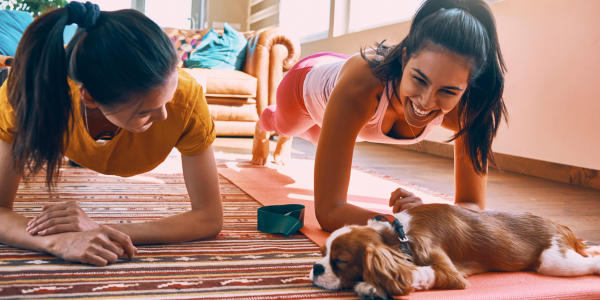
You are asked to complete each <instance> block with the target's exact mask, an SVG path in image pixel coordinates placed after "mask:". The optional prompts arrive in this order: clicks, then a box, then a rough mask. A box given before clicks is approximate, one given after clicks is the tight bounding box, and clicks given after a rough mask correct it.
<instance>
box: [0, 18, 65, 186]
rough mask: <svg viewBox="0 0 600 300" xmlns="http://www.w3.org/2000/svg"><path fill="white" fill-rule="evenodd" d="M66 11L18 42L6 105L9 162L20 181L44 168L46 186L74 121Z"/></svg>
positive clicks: (33, 27) (41, 20)
mask: <svg viewBox="0 0 600 300" xmlns="http://www.w3.org/2000/svg"><path fill="white" fill-rule="evenodd" d="M68 18H69V15H68V11H67V9H66V8H60V9H57V10H54V11H51V12H49V13H47V14H43V15H42V16H40V17H39V18H38V19H37V20H35V21H34V22H33V23H31V25H29V27H28V28H27V30H26V31H25V33H24V34H23V38H22V39H21V41H20V42H19V46H18V47H17V52H16V54H15V61H14V63H13V66H12V70H11V73H10V76H9V79H8V99H9V101H10V104H11V105H12V107H13V108H14V110H15V113H16V116H15V139H14V142H13V158H14V162H15V166H16V169H17V171H19V172H20V173H21V174H22V175H25V176H24V177H25V179H27V175H28V174H26V173H25V171H26V170H27V171H29V173H30V174H31V173H37V172H38V171H40V170H41V169H42V168H43V167H44V165H45V164H47V167H46V182H47V183H48V184H49V185H51V183H52V182H53V181H52V178H53V177H54V176H57V175H58V171H59V168H60V164H61V161H62V157H63V154H64V149H65V145H66V143H68V141H69V132H68V128H69V120H73V118H72V117H73V107H72V103H71V90H70V88H69V83H68V81H67V75H68V74H67V73H68V72H67V60H66V55H65V49H64V44H63V30H64V29H65V26H66V25H67V20H68Z"/></svg>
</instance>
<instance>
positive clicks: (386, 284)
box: [363, 244, 416, 298]
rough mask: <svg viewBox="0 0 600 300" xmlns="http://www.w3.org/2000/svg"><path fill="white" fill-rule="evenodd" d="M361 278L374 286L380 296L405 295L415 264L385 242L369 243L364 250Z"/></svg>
mask: <svg viewBox="0 0 600 300" xmlns="http://www.w3.org/2000/svg"><path fill="white" fill-rule="evenodd" d="M365 253H366V254H365V260H364V271H363V280H364V281H365V282H367V283H369V284H371V285H372V286H374V287H375V289H376V293H377V295H378V296H380V297H381V298H387V296H388V295H392V296H396V295H405V294H408V293H410V292H411V291H412V287H411V285H412V271H413V270H416V267H415V265H413V264H412V263H410V262H408V261H407V260H406V258H407V257H406V255H404V254H402V252H400V251H398V250H395V249H393V248H390V247H388V246H387V245H385V244H380V245H369V246H367V249H366V251H365Z"/></svg>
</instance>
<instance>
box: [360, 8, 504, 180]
mask: <svg viewBox="0 0 600 300" xmlns="http://www.w3.org/2000/svg"><path fill="white" fill-rule="evenodd" d="M384 42H385V41H384ZM428 48H433V49H436V48H437V49H440V48H441V49H443V50H446V51H449V52H452V53H456V54H458V55H460V56H462V57H465V58H466V59H467V60H468V61H469V63H470V65H471V70H470V79H469V85H468V88H467V90H466V91H465V92H464V94H463V96H462V98H461V100H460V102H459V104H458V116H459V121H460V122H459V129H460V130H459V132H457V133H456V134H455V135H454V136H453V137H452V138H451V139H450V140H448V141H447V142H450V141H453V140H456V139H457V138H458V137H461V136H462V137H464V142H465V152H467V154H468V156H469V158H470V160H471V163H472V165H473V169H474V170H475V172H477V173H478V174H480V175H481V174H486V173H487V166H488V163H489V164H491V165H492V166H495V167H497V164H496V162H495V160H494V154H493V152H492V141H493V139H494V137H495V136H496V132H497V131H498V127H499V125H500V122H501V121H502V118H503V117H504V118H505V119H507V118H508V113H507V111H506V106H505V105H504V101H503V99H502V93H503V91H504V72H505V71H506V67H505V65H504V60H503V58H502V53H501V51H500V46H499V43H498V35H497V33H496V24H495V21H494V16H493V15H492V12H491V10H490V8H489V6H488V5H487V4H486V3H485V2H484V1H483V0H428V1H425V2H424V3H423V4H422V5H421V7H420V8H419V10H418V11H417V13H416V14H415V16H414V20H413V23H412V25H411V28H410V31H409V33H408V36H407V37H406V38H405V39H404V40H403V41H402V42H401V43H400V44H398V45H396V46H393V47H389V46H385V45H383V42H382V43H380V44H379V45H378V47H377V49H376V52H377V55H380V56H383V57H384V59H383V60H370V59H368V58H367V57H366V55H365V53H364V49H363V50H362V51H361V55H362V57H363V59H365V60H366V61H367V62H368V63H369V65H370V67H371V71H372V73H373V74H374V75H375V76H376V77H377V78H379V79H380V80H381V81H382V83H387V82H388V81H392V82H394V85H393V86H394V88H393V93H392V95H396V97H398V92H397V90H396V86H397V85H398V84H399V83H400V80H401V78H402V72H403V61H402V60H403V50H404V49H406V57H407V58H411V57H415V56H417V55H418V54H419V53H420V52H421V51H422V50H425V49H428Z"/></svg>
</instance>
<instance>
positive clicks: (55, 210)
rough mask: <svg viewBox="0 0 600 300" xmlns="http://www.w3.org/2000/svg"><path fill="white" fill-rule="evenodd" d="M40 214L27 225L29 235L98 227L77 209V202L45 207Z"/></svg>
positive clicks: (86, 229) (79, 208)
mask: <svg viewBox="0 0 600 300" xmlns="http://www.w3.org/2000/svg"><path fill="white" fill-rule="evenodd" d="M42 210H43V211H42V213H41V214H39V215H38V216H36V217H35V218H33V219H32V220H31V221H29V223H28V224H27V229H26V230H27V232H29V234H31V235H35V234H38V235H50V234H57V233H64V232H80V231H88V230H92V229H96V228H98V227H100V226H99V225H98V224H96V222H94V221H93V220H92V219H90V217H89V216H88V215H87V214H86V213H85V212H84V211H83V209H81V207H79V204H77V202H75V201H72V202H67V203H64V204H59V205H46V206H44V207H43V208H42Z"/></svg>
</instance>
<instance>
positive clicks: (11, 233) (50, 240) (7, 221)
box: [0, 207, 57, 252]
mask: <svg viewBox="0 0 600 300" xmlns="http://www.w3.org/2000/svg"><path fill="white" fill-rule="evenodd" d="M28 222H29V219H27V218H26V217H24V216H22V215H20V214H18V213H16V212H14V211H12V210H11V209H9V208H6V207H0V228H2V230H0V243H3V244H6V245H9V246H13V247H17V248H22V249H30V250H35V251H39V252H52V246H53V245H54V239H55V238H56V236H57V235H51V236H39V235H31V234H29V233H28V232H27V231H26V230H25V229H26V228H27V223H28Z"/></svg>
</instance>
